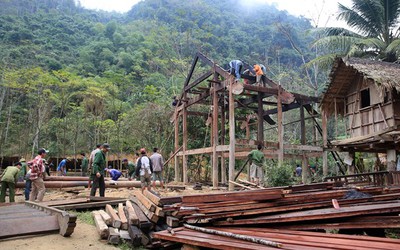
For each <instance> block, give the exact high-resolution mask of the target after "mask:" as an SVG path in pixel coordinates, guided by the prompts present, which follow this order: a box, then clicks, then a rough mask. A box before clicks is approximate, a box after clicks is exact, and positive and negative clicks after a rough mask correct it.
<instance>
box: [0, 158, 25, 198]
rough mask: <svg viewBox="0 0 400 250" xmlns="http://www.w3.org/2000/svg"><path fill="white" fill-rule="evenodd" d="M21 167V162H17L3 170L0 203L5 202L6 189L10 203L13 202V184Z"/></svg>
mask: <svg viewBox="0 0 400 250" xmlns="http://www.w3.org/2000/svg"><path fill="white" fill-rule="evenodd" d="M21 167H22V164H21V162H17V163H16V164H15V165H14V166H9V167H7V168H6V169H5V170H4V173H3V174H2V177H1V193H0V203H4V202H6V191H7V188H8V192H9V199H10V202H15V184H16V183H17V180H18V173H19V170H20V169H21Z"/></svg>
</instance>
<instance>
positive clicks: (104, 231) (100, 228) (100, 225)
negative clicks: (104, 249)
mask: <svg viewBox="0 0 400 250" xmlns="http://www.w3.org/2000/svg"><path fill="white" fill-rule="evenodd" d="M92 216H93V219H94V223H95V224H96V229H97V232H98V233H99V235H100V238H101V239H107V238H108V233H109V232H108V226H107V225H106V223H105V222H104V220H103V218H102V217H101V215H100V213H99V212H98V211H93V212H92Z"/></svg>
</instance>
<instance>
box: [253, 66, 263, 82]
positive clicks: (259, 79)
mask: <svg viewBox="0 0 400 250" xmlns="http://www.w3.org/2000/svg"><path fill="white" fill-rule="evenodd" d="M262 66H263V67H264V68H265V66H264V65H262ZM253 70H254V71H255V72H256V84H257V85H258V86H263V87H265V83H264V79H263V75H264V71H263V69H262V68H261V65H259V64H254V68H253Z"/></svg>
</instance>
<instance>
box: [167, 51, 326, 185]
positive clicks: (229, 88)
mask: <svg viewBox="0 0 400 250" xmlns="http://www.w3.org/2000/svg"><path fill="white" fill-rule="evenodd" d="M247 67H248V65H247ZM242 78H246V79H247V80H248V81H249V82H250V83H254V82H255V77H254V76H249V75H243V74H242ZM265 81H267V83H268V86H266V87H263V86H255V85H253V84H236V83H235V77H234V76H233V75H230V74H229V72H227V71H226V70H224V69H223V68H222V67H220V66H219V65H218V64H216V63H215V62H213V61H212V60H210V59H209V58H207V57H206V56H204V55H203V54H201V53H199V52H198V53H196V55H195V57H194V60H193V63H192V65H191V68H190V71H189V74H188V76H187V78H186V80H185V83H184V87H183V91H182V93H181V95H180V97H179V98H178V100H179V101H178V103H177V105H176V108H175V113H174V115H173V117H172V121H173V123H174V126H175V154H174V155H175V156H174V157H175V181H183V182H184V183H188V176H187V169H188V157H189V156H190V155H200V154H209V155H211V159H212V160H211V162H212V182H213V187H217V186H218V183H219V181H220V182H222V183H229V189H230V190H232V189H233V184H232V183H231V182H230V181H233V179H234V168H235V159H241V158H242V159H243V158H246V157H247V155H248V153H249V151H251V150H252V149H254V148H256V145H258V144H260V143H261V144H262V145H264V150H263V152H264V154H265V155H266V157H267V158H275V159H278V162H279V164H281V163H282V161H283V160H284V158H290V157H291V158H300V159H304V161H303V162H304V164H306V162H307V161H306V160H307V159H308V157H319V156H321V155H322V151H323V149H322V147H321V146H317V145H305V142H306V139H305V131H306V127H305V122H304V121H305V111H307V110H311V107H312V104H314V103H317V102H318V98H315V97H309V96H305V95H302V94H295V93H294V94H292V93H289V92H287V91H285V90H284V89H283V88H282V87H281V86H280V85H278V84H276V83H274V82H273V81H272V80H270V79H268V78H267V77H265ZM238 87H239V88H243V91H244V93H245V94H244V95H243V94H241V95H235V92H236V91H237V88H238ZM268 97H272V99H273V100H276V101H271V100H267V98H268ZM204 105H205V106H206V107H207V109H208V110H210V112H209V113H206V112H199V111H198V109H197V110H196V108H195V107H198V106H204ZM271 106H272V107H273V108H271V109H267V110H265V107H271ZM237 109H247V110H252V111H253V113H254V115H255V117H257V132H256V134H257V139H256V140H249V138H248V137H247V138H246V139H239V138H237V137H236V131H235V128H236V127H237V124H236V122H237V121H241V122H242V123H244V124H245V125H244V126H246V132H247V133H246V134H248V133H249V131H247V130H250V128H249V126H248V117H241V116H240V115H239V112H235V111H236V110H237ZM292 109H299V113H300V119H299V122H300V123H301V142H302V145H290V144H285V143H284V141H283V132H284V131H283V129H284V123H283V115H282V114H283V112H285V111H288V110H292ZM191 115H197V116H203V117H204V123H205V124H206V122H208V123H209V124H210V127H211V145H210V146H209V147H204V148H197V149H192V148H190V149H189V148H188V138H190V135H189V134H188V116H191ZM271 115H276V117H277V122H276V123H277V124H276V126H277V130H278V133H277V141H275V142H271V141H265V140H264V123H265V122H264V121H267V122H269V123H270V124H274V123H275V121H274V120H272V119H271V117H270V116H271ZM246 121H247V123H246ZM260 121H261V122H260ZM246 124H247V125H246ZM205 126H206V125H205ZM253 133H254V131H253ZM228 142H229V143H228ZM293 152H296V153H293ZM219 160H220V161H219ZM226 160H228V166H229V167H228V169H229V170H228V178H227V176H226V174H225V173H226V163H225V162H226ZM304 164H303V165H304ZM219 165H220V168H219ZM306 166H307V165H306ZM219 171H220V174H219ZM305 172H307V171H305ZM219 177H220V178H219Z"/></svg>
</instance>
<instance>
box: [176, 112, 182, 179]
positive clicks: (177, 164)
mask: <svg viewBox="0 0 400 250" xmlns="http://www.w3.org/2000/svg"><path fill="white" fill-rule="evenodd" d="M178 148H179V115H177V116H176V118H175V152H176V151H177V150H178ZM174 164H175V177H174V181H175V182H178V181H181V178H180V175H179V172H180V171H179V158H178V156H175V157H174Z"/></svg>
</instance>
